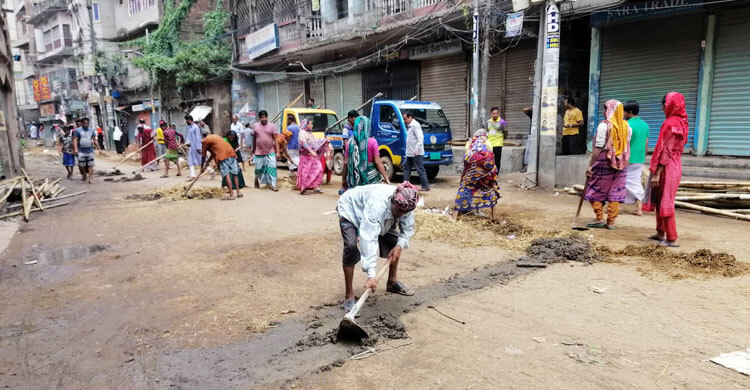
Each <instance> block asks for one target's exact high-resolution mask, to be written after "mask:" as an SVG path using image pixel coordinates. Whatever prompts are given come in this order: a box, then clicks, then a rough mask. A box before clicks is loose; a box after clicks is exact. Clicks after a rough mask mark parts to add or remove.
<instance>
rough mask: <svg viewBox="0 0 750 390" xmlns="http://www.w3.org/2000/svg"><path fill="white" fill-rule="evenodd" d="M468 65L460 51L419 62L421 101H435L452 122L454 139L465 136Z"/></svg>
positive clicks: (464, 137)
mask: <svg viewBox="0 0 750 390" xmlns="http://www.w3.org/2000/svg"><path fill="white" fill-rule="evenodd" d="M467 71H468V64H467V62H466V57H465V56H464V54H463V53H459V54H457V55H451V56H446V57H440V58H434V59H429V60H423V61H422V67H421V69H420V73H419V84H420V89H421V93H420V95H419V96H420V100H424V101H430V102H435V103H437V104H439V105H440V107H441V108H442V109H443V112H444V113H445V115H446V116H447V117H448V119H449V120H450V121H451V131H452V132H453V138H454V139H466V138H467V135H468V132H467V128H466V126H467V125H466V115H467V108H466V104H467V102H468V96H467V91H466V77H467V75H468V73H467Z"/></svg>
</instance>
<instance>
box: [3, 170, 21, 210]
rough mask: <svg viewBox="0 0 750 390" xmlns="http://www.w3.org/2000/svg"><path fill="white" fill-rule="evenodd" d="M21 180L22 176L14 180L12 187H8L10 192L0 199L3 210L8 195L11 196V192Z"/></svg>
mask: <svg viewBox="0 0 750 390" xmlns="http://www.w3.org/2000/svg"><path fill="white" fill-rule="evenodd" d="M19 180H21V179H20V178H16V179H15V180H14V181H13V185H11V186H10V187H8V192H6V193H5V195H3V197H2V199H0V210H2V209H3V207H4V206H5V203H6V202H7V199H8V197H10V194H11V193H12V192H13V190H14V189H15V188H16V186H17V185H18V181H19Z"/></svg>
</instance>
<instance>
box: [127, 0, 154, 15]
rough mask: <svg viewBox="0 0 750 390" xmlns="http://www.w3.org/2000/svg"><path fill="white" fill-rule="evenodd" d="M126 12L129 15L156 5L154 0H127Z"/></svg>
mask: <svg viewBox="0 0 750 390" xmlns="http://www.w3.org/2000/svg"><path fill="white" fill-rule="evenodd" d="M129 1H130V2H129V3H128V4H129V7H128V12H129V13H130V15H133V14H137V13H139V12H141V11H143V10H145V9H146V8H151V7H153V6H155V5H156V0H129Z"/></svg>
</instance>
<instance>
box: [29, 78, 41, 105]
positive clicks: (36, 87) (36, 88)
mask: <svg viewBox="0 0 750 390" xmlns="http://www.w3.org/2000/svg"><path fill="white" fill-rule="evenodd" d="M31 84H32V85H33V86H34V101H37V102H38V101H40V100H42V86H41V85H40V84H39V79H34V80H31Z"/></svg>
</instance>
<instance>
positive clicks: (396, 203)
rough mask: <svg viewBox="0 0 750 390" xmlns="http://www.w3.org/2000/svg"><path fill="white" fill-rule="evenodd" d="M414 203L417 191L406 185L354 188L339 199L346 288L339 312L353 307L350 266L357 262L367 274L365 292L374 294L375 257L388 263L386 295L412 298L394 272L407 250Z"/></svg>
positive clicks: (351, 269)
mask: <svg viewBox="0 0 750 390" xmlns="http://www.w3.org/2000/svg"><path fill="white" fill-rule="evenodd" d="M394 190H395V191H394ZM417 199H418V192H417V188H416V187H414V186H413V185H411V184H410V183H408V182H407V183H403V184H400V185H399V186H398V187H396V188H394V187H393V186H390V185H388V184H371V185H368V186H360V187H355V188H353V189H351V190H349V191H347V192H345V193H344V195H342V196H341V197H340V198H339V201H338V206H337V211H338V214H339V226H340V228H341V237H342V238H343V239H344V256H343V266H344V283H345V287H346V293H345V294H346V295H345V300H344V305H343V308H344V310H346V311H347V312H349V311H351V309H352V308H354V307H355V306H356V301H355V300H354V290H353V289H352V279H353V278H354V266H355V265H356V264H357V263H358V262H359V261H360V260H361V261H362V270H363V271H364V272H365V273H367V281H366V282H365V290H367V289H370V290H372V291H375V289H376V288H377V286H378V277H377V276H378V273H377V269H376V268H377V264H376V260H377V257H378V253H379V254H380V257H384V258H387V259H388V262H387V263H386V264H388V267H389V270H388V271H389V272H388V284H387V287H386V291H387V292H390V293H394V294H401V295H414V292H413V291H412V290H409V289H408V288H406V287H405V286H404V285H403V284H402V283H401V282H399V281H398V277H397V272H398V261H399V259H400V258H401V250H402V249H405V248H408V247H409V240H410V239H411V237H412V236H413V235H414V213H413V212H412V211H413V210H414V209H415V208H416V207H417ZM358 236H359V248H358V247H357V237H358ZM380 275H382V272H381V274H380Z"/></svg>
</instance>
